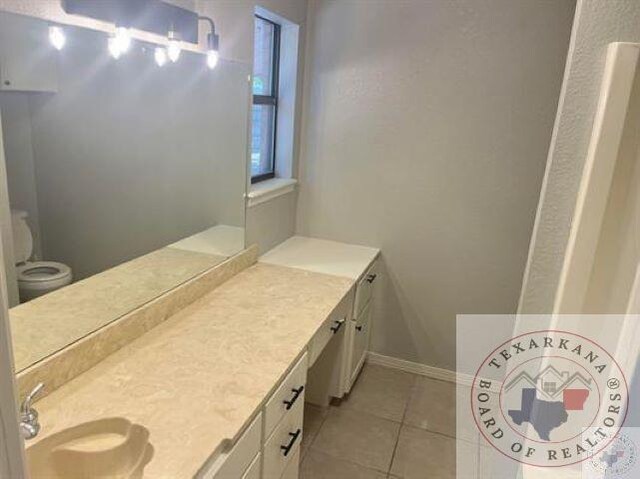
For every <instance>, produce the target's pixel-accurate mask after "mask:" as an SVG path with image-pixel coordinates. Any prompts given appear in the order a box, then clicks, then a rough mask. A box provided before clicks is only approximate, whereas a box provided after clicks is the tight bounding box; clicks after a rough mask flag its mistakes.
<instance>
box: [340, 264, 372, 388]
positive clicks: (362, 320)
mask: <svg viewBox="0 0 640 479" xmlns="http://www.w3.org/2000/svg"><path fill="white" fill-rule="evenodd" d="M378 275H379V272H378V260H375V261H374V262H373V263H372V264H371V265H370V266H369V268H368V269H367V270H366V272H365V273H364V274H363V275H362V276H361V277H360V279H359V280H358V285H357V287H356V298H355V301H354V305H353V316H352V318H351V320H350V321H349V328H348V329H349V330H348V332H347V337H348V339H347V341H346V343H345V358H346V363H347V374H346V375H345V378H344V383H343V389H344V390H343V392H344V393H348V392H349V391H350V390H351V387H352V386H353V383H354V382H355V380H356V379H357V377H358V374H359V373H360V370H361V369H362V365H363V364H364V361H365V359H366V356H367V351H368V350H369V341H370V338H371V310H372V308H373V306H372V303H373V294H374V290H375V285H376V282H377V280H378Z"/></svg>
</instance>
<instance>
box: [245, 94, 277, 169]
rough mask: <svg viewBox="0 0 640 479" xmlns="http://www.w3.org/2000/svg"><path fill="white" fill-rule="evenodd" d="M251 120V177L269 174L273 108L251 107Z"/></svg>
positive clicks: (268, 106) (271, 155) (271, 151)
mask: <svg viewBox="0 0 640 479" xmlns="http://www.w3.org/2000/svg"><path fill="white" fill-rule="evenodd" d="M251 120H252V127H251V176H258V175H263V174H265V173H271V172H273V132H274V128H273V126H274V120H275V107H273V106H272V105H253V109H252V112H251Z"/></svg>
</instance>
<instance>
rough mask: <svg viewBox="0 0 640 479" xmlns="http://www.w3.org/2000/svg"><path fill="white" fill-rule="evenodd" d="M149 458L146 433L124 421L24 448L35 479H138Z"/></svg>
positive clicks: (113, 420) (71, 430)
mask: <svg viewBox="0 0 640 479" xmlns="http://www.w3.org/2000/svg"><path fill="white" fill-rule="evenodd" d="M152 456H153V447H152V446H151V444H150V443H149V431H148V430H147V429H146V428H144V427H143V426H140V425H138V424H132V423H131V422H130V421H128V420H127V419H124V418H108V419H100V420H98V421H92V422H88V423H84V424H80V425H78V426H75V427H72V428H69V429H65V430H63V431H60V432H59V433H56V434H54V435H52V436H49V437H47V438H44V439H43V440H41V441H39V442H37V443H35V444H34V445H33V446H30V447H28V448H27V464H28V467H29V471H30V475H31V477H33V478H36V479H40V478H47V479H63V478H65V479H67V478H68V479H84V478H87V479H89V478H91V479H95V478H110V479H125V478H139V477H142V471H143V469H144V467H145V466H146V465H147V464H148V463H149V461H150V460H151V457H152Z"/></svg>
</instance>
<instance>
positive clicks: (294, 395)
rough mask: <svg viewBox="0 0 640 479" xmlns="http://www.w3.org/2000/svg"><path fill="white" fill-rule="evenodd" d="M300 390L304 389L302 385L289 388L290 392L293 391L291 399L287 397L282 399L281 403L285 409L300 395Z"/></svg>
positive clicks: (290, 406) (291, 405) (289, 407)
mask: <svg viewBox="0 0 640 479" xmlns="http://www.w3.org/2000/svg"><path fill="white" fill-rule="evenodd" d="M302 391H304V386H300V387H299V388H298V389H296V388H292V389H291V392H292V393H293V397H292V398H291V399H289V400H288V401H287V400H286V399H285V400H284V401H282V403H283V404H284V405H285V408H286V410H287V411H288V410H289V409H291V408H292V407H293V405H294V404H295V402H296V401H297V400H298V398H299V397H300V394H302Z"/></svg>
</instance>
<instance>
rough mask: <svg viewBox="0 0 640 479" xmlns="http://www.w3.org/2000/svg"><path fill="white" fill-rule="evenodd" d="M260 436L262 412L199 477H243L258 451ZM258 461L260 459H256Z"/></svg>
mask: <svg viewBox="0 0 640 479" xmlns="http://www.w3.org/2000/svg"><path fill="white" fill-rule="evenodd" d="M261 438H262V413H260V414H258V415H257V416H256V418H255V419H254V420H253V422H252V423H251V425H250V426H249V427H248V428H247V430H246V431H245V432H244V434H242V436H240V439H238V441H237V442H236V443H235V444H234V445H233V447H232V448H231V449H230V450H229V451H225V452H223V453H222V454H220V455H219V456H218V457H217V458H216V459H215V460H214V461H213V464H211V465H210V466H209V467H208V468H207V469H206V470H205V472H203V473H202V475H200V477H202V478H203V479H238V478H239V477H243V474H244V473H245V472H248V471H247V470H248V468H249V467H250V466H252V465H253V461H254V459H255V457H256V455H257V454H259V452H260V440H261ZM259 463H260V461H258V464H259ZM258 469H259V468H258ZM249 477H251V476H249Z"/></svg>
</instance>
